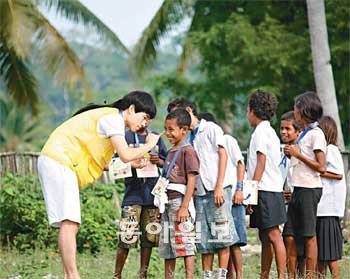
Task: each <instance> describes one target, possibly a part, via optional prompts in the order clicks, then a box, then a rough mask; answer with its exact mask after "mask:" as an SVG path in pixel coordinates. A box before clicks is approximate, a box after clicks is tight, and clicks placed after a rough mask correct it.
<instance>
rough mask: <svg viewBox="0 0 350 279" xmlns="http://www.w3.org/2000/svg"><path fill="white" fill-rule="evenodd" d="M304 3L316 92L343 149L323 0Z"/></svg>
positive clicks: (310, 0) (308, 0)
mask: <svg viewBox="0 0 350 279" xmlns="http://www.w3.org/2000/svg"><path fill="white" fill-rule="evenodd" d="M306 3H307V16H308V21H309V28H310V39H311V50H312V64H313V69H314V76H315V83H316V89H317V94H318V95H319V97H320V99H321V102H322V104H323V108H324V113H325V114H326V115H330V116H332V117H333V118H334V120H335V121H336V123H337V126H338V141H339V146H340V147H341V148H342V149H344V139H343V133H342V130H341V124H340V117H339V110H338V103H337V96H336V94H335V86H334V79H333V71H332V64H331V53H330V50H329V44H328V32H327V23H326V13H325V7H324V1H323V0H307V1H306Z"/></svg>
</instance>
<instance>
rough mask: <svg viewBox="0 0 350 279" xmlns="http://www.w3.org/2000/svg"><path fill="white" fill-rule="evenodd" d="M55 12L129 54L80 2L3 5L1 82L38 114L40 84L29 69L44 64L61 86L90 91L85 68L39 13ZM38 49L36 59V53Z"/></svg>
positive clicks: (10, 1)
mask: <svg viewBox="0 0 350 279" xmlns="http://www.w3.org/2000/svg"><path fill="white" fill-rule="evenodd" d="M39 5H43V6H45V7H46V8H47V9H48V10H54V11H56V13H57V14H58V15H60V16H61V17H63V18H66V19H68V20H70V21H72V22H75V23H82V24H84V25H85V26H89V27H92V28H93V29H94V30H96V31H97V33H98V34H99V35H100V36H101V37H102V38H103V39H106V40H108V41H110V42H112V44H113V45H114V47H116V48H117V49H119V50H120V51H122V52H124V53H127V52H128V51H127V49H126V47H125V46H124V45H123V44H122V43H121V41H120V40H119V39H118V37H117V36H116V35H115V34H114V33H113V32H112V31H111V30H110V29H109V28H108V27H107V26H106V25H105V24H104V23H103V22H101V21H100V20H99V19H98V18H97V17H96V16H95V15H94V14H93V13H92V12H91V11H90V10H89V9H87V8H86V7H85V6H84V5H83V4H81V3H80V2H79V1H78V0H43V1H37V0H7V1H0V78H1V80H0V82H2V83H3V84H4V85H5V88H6V89H7V92H8V93H9V94H10V95H11V96H12V97H13V98H14V100H15V101H16V102H17V104H20V105H29V106H30V108H31V109H32V110H33V112H36V111H37V103H38V86H37V80H36V78H35V76H34V74H33V73H32V71H31V70H30V67H29V66H28V65H29V63H30V62H40V63H41V64H42V65H43V66H44V67H45V68H46V71H47V72H48V73H50V74H51V76H52V77H53V78H54V80H55V81H56V82H58V83H62V84H64V85H65V86H68V87H73V86H75V85H76V84H77V83H78V82H80V83H81V84H82V85H83V86H84V87H85V88H87V82H86V78H85V73H84V68H83V66H82V63H81V62H80V60H79V58H78V56H77V55H76V53H75V52H74V51H73V50H72V49H71V48H70V46H69V44H68V43H67V42H66V40H65V39H64V37H63V36H62V35H61V34H60V33H59V32H58V30H57V29H56V28H55V27H54V26H53V25H52V24H51V22H50V21H49V20H48V19H47V18H46V17H45V16H44V15H43V14H42V12H41V11H40V10H39ZM33 48H36V49H38V52H37V53H40V55H39V56H38V57H33V55H32V49H33Z"/></svg>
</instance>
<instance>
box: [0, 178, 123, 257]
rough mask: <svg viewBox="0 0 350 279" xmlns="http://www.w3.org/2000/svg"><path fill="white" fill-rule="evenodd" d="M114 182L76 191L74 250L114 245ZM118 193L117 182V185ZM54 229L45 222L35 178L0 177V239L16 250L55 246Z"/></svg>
mask: <svg viewBox="0 0 350 279" xmlns="http://www.w3.org/2000/svg"><path fill="white" fill-rule="evenodd" d="M115 188H116V185H106V184H94V185H92V186H89V187H86V188H85V189H83V190H82V191H81V192H80V200H81V210H82V225H81V226H80V229H79V233H78V236H77V241H78V242H77V245H78V250H79V251H80V252H82V251H87V250H89V251H91V252H93V253H94V252H97V251H99V250H100V248H101V247H102V246H107V247H108V246H109V247H111V246H112V247H113V248H114V247H115V243H116V241H117V234H116V231H117V226H116V223H117V222H116V220H118V217H119V210H118V209H117V208H116V206H115V198H116V197H117V194H116V191H115ZM117 189H118V192H120V191H121V189H122V187H121V185H120V184H119V185H117ZM57 234H58V230H57V229H53V228H51V227H50V226H49V224H48V219H47V214H46V209H45V203H44V199H43V195H42V191H41V186H40V182H39V180H38V178H37V177H22V176H14V175H11V174H8V175H6V176H5V177H3V178H1V189H0V241H1V244H2V245H6V246H12V247H16V248H17V249H19V250H25V249H29V248H32V249H34V248H44V247H48V246H51V247H53V248H57Z"/></svg>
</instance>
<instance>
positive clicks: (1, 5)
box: [0, 0, 35, 58]
mask: <svg viewBox="0 0 350 279" xmlns="http://www.w3.org/2000/svg"><path fill="white" fill-rule="evenodd" d="M32 7H34V5H33V3H32V2H31V1H28V0H8V1H0V33H1V36H2V38H4V39H6V44H7V45H8V47H10V48H12V49H14V50H15V51H16V54H17V56H19V57H21V58H27V57H28V55H29V53H30V52H31V38H32V35H33V34H34V32H35V27H34V25H33V22H32V20H31V14H30V11H31V9H32Z"/></svg>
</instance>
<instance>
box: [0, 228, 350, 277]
mask: <svg viewBox="0 0 350 279" xmlns="http://www.w3.org/2000/svg"><path fill="white" fill-rule="evenodd" d="M254 234H255V232H254V231H252V232H250V231H249V236H248V237H249V239H251V240H252V241H253V238H254ZM256 243H258V242H256ZM344 252H345V253H346V255H345V256H344V258H343V260H342V261H341V262H340V266H341V274H342V277H341V278H350V276H349V267H350V255H349V252H350V243H347V244H346V245H345V247H344ZM139 261H140V258H139V250H138V249H133V250H131V251H130V254H129V257H128V259H127V262H126V265H125V268H124V271H123V278H137V273H138V270H139ZM215 262H217V259H215ZM243 263H244V266H243V268H244V274H245V277H244V278H246V279H255V278H258V274H259V270H260V255H259V254H256V253H254V254H250V255H247V254H246V253H244V254H243ZM114 264H115V251H113V250H110V249H107V250H104V251H102V252H101V253H99V254H97V255H95V256H94V255H91V254H89V253H87V254H78V266H79V272H80V274H81V278H84V279H96V278H101V279H108V278H112V274H113V270H114ZM200 267H201V261H200V256H199V255H197V258H196V271H195V278H201V271H200ZM184 272H185V269H184V265H183V260H178V262H177V266H176V272H175V273H176V276H175V278H184V277H185V276H184V274H185V273H184ZM49 274H51V275H52V276H54V277H51V278H55V279H56V278H57V279H58V278H63V274H62V266H61V259H60V256H59V254H58V253H57V252H56V251H52V250H46V251H44V250H37V251H32V252H26V253H23V252H22V253H20V252H18V251H17V250H6V249H3V250H0V278H11V277H10V276H15V275H21V277H20V278H21V279H26V278H28V279H41V278H43V277H44V276H47V275H49ZM148 274H149V278H164V263H163V260H161V259H159V258H158V251H156V249H154V251H153V253H152V258H151V263H150V267H149V272H148ZM275 274H276V271H275V267H274V265H273V267H272V273H271V278H276V277H277V276H275ZM329 278H330V277H329Z"/></svg>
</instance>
